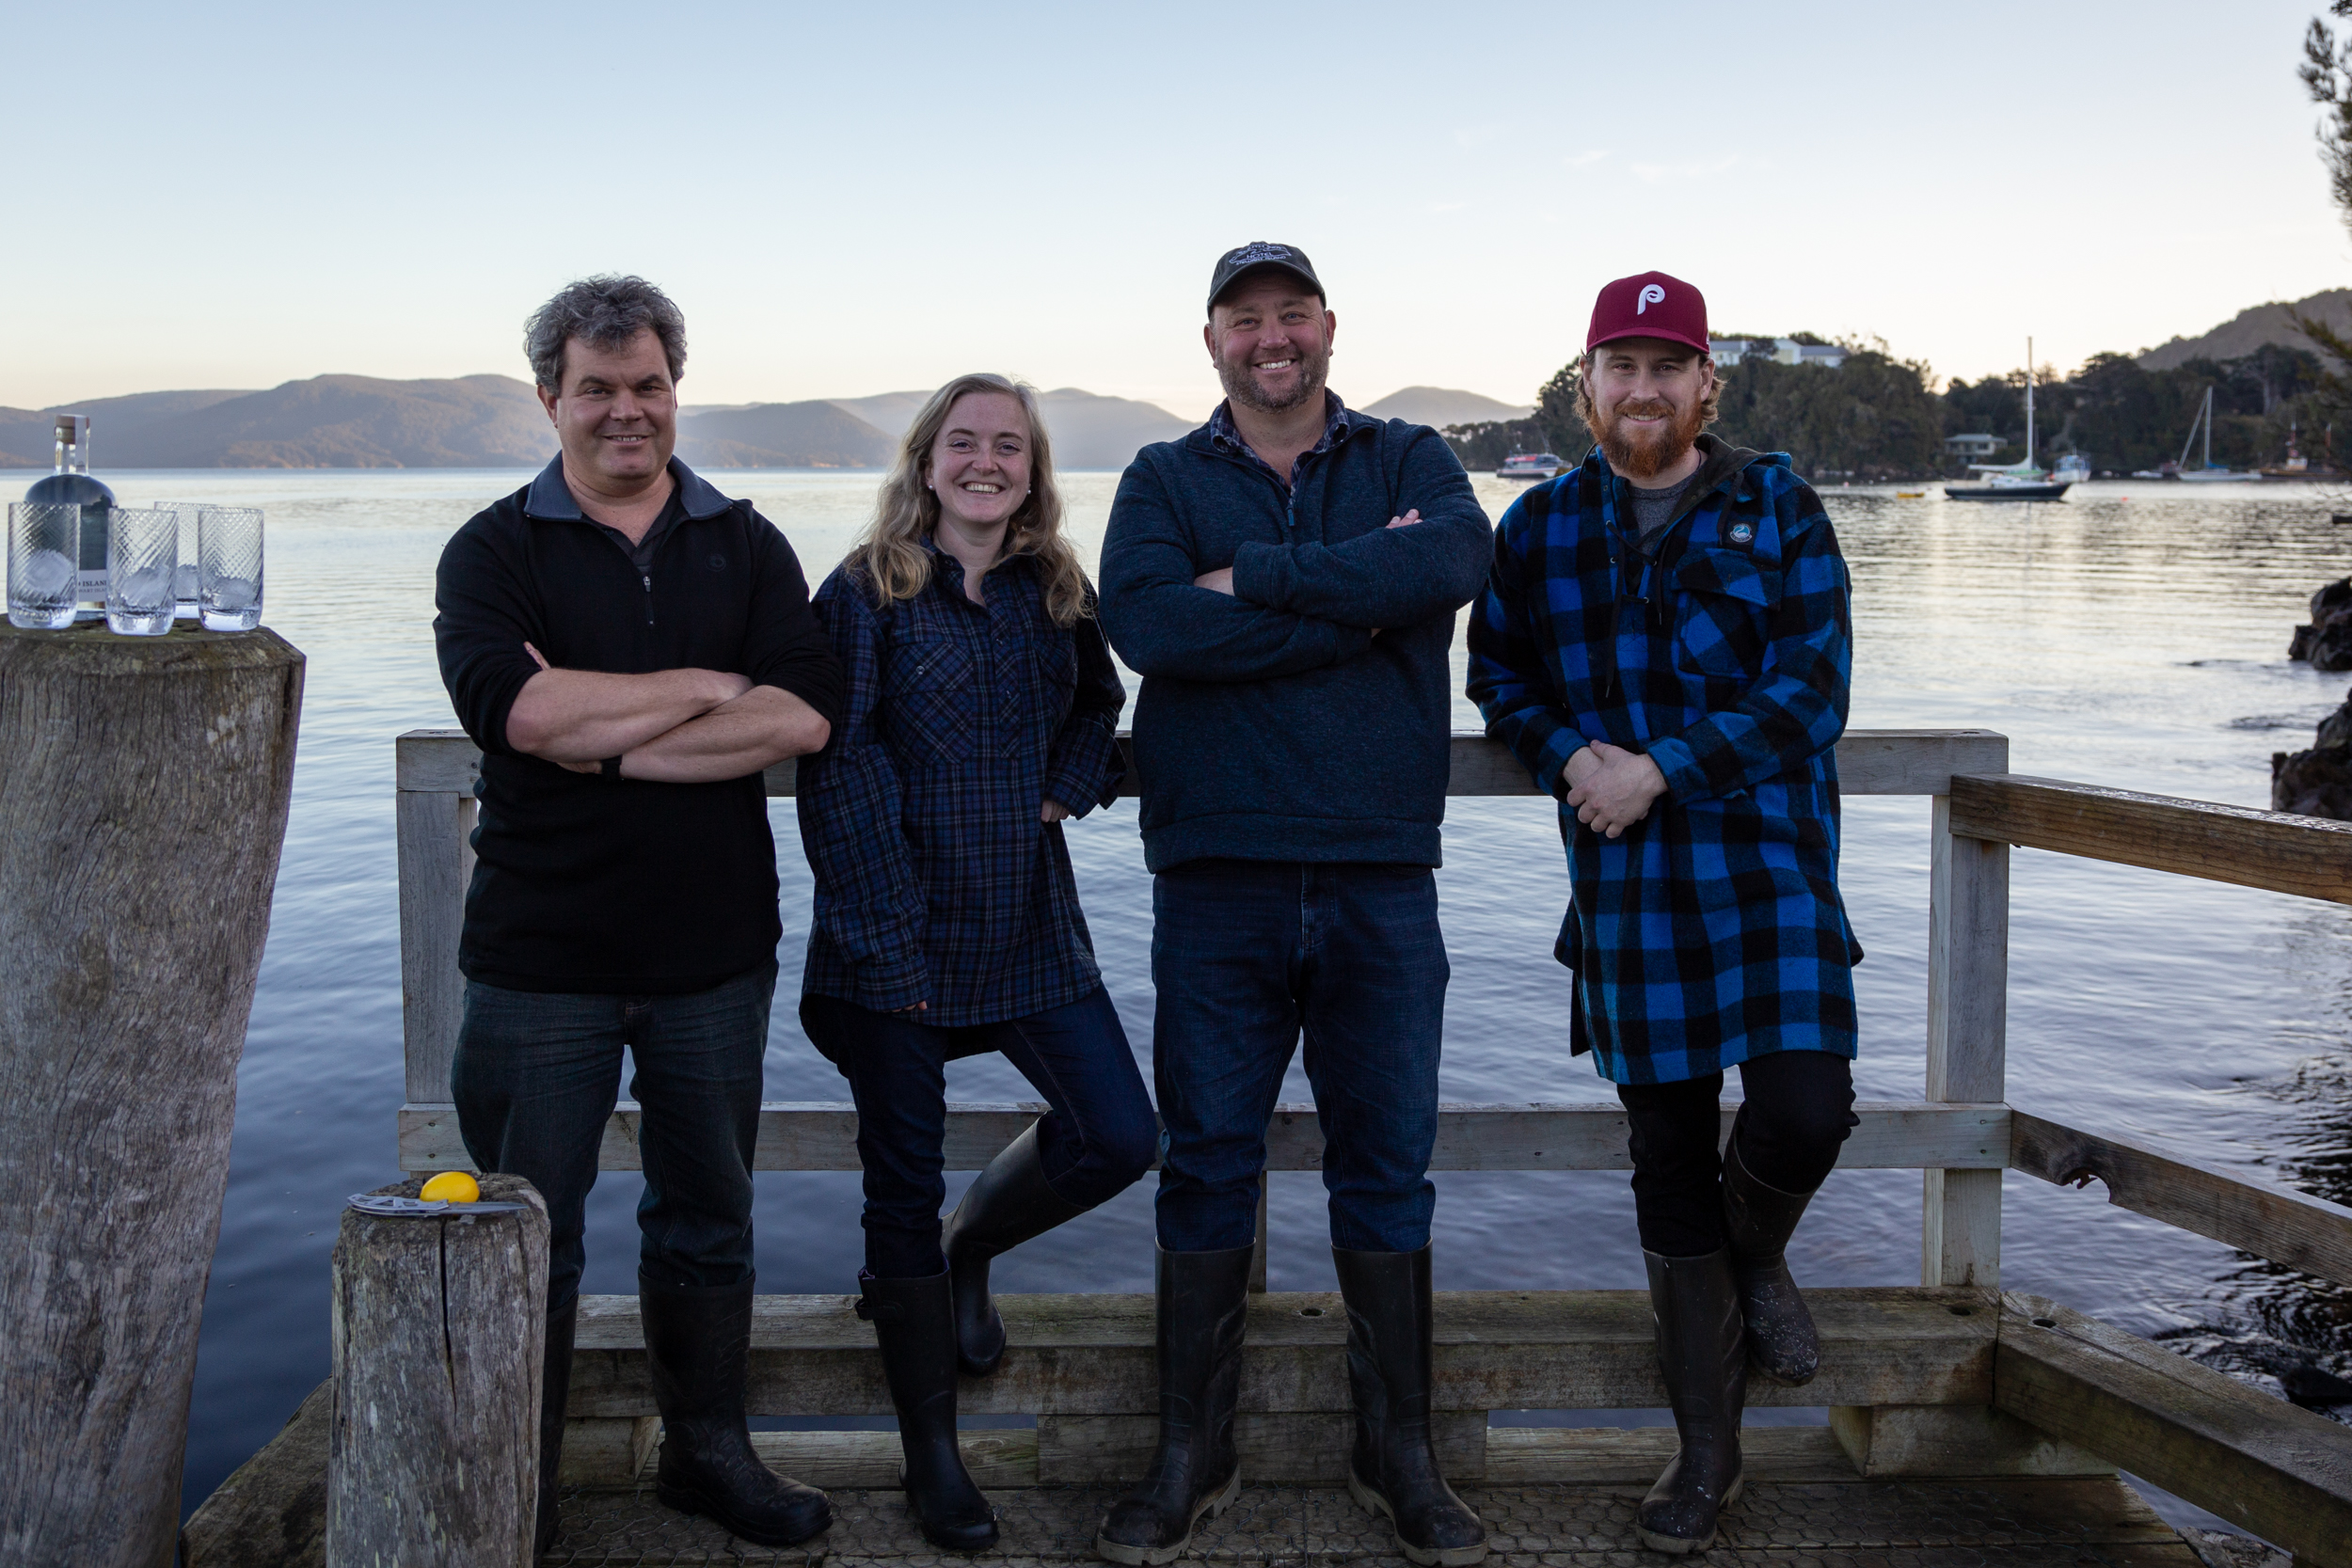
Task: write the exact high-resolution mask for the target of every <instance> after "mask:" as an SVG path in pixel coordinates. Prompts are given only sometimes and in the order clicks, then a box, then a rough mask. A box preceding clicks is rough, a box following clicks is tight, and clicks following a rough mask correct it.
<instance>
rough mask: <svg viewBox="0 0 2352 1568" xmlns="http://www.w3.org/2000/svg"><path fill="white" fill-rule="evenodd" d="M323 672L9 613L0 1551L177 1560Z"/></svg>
mask: <svg viewBox="0 0 2352 1568" xmlns="http://www.w3.org/2000/svg"><path fill="white" fill-rule="evenodd" d="M302 674H303V658H302V655H301V654H300V653H299V652H297V651H296V650H295V649H294V648H293V647H291V646H289V645H288V644H287V643H286V642H285V641H283V640H281V639H280V638H278V636H277V635H276V634H275V633H272V632H267V631H260V632H247V633H244V634H241V635H234V636H230V635H224V634H217V633H210V632H203V631H197V630H176V631H174V632H173V633H172V634H171V635H169V636H167V637H158V638H118V637H114V636H111V635H109V634H107V633H106V632H105V631H104V629H103V627H91V628H87V629H81V630H72V631H63V632H26V631H20V630H17V629H16V628H14V627H10V626H0V1323H5V1324H6V1325H7V1331H6V1333H5V1334H0V1560H5V1561H7V1562H9V1563H12V1564H24V1565H40V1564H53V1563H55V1564H63V1563H76V1564H80V1563H92V1562H103V1563H110V1564H130V1565H148V1564H162V1563H167V1562H169V1561H170V1560H171V1558H172V1552H173V1541H174V1537H175V1536H176V1534H177V1531H178V1526H179V1513H180V1471H181V1463H182V1457H183V1452H184V1450H185V1448H186V1444H187V1414H188V1395H189V1388H190V1385H191V1381H192V1379H193V1377H194V1375H195V1370H196V1340H197V1327H198V1323H199V1318H200V1315H201V1312H202V1309H203V1300H204V1286H205V1281H206V1278H207V1275H209V1273H210V1270H211V1266H212V1259H213V1243H214V1242H215V1239H216V1237H217V1235H218V1233H219V1228H220V1206H221V1195H222V1192H223V1189H224V1187H225V1185H226V1183H227V1180H228V1173H229V1133H230V1121H231V1119H232V1117H233V1116H234V1113H235V1109H236V1069H237V1060H238V1057H239V1055H240V1054H241V1053H243V1051H244V1048H245V1030H246V1015H247V1013H248V1012H249V1011H250V1010H251V1007H252V1005H253V982H254V976H255V974H256V973H257V972H258V971H259V969H260V966H261V961H262V942H263V940H264V939H265V938H266V936H267V935H268V932H269V908H270V895H271V892H272V890H273V889H274V888H275V886H276V884H277V879H278V847H279V846H280V844H281V843H282V841H283V839H284V836H285V828H286V807H287V801H288V799H289V796H290V795H291V793H292V789H293V782H294V729H295V721H296V719H297V716H298V715H299V713H300V709H301V703H302Z"/></svg>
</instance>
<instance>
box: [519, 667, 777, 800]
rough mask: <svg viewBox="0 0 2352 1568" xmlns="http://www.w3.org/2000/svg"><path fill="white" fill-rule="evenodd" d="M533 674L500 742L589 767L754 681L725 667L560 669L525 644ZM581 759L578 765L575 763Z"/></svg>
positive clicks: (721, 701)
mask: <svg viewBox="0 0 2352 1568" xmlns="http://www.w3.org/2000/svg"><path fill="white" fill-rule="evenodd" d="M523 651H524V652H526V653H528V654H529V655H530V656H531V657H532V662H533V663H535V664H536V665H538V666H539V673H537V674H535V675H533V676H532V677H531V679H530V680H528V681H526V682H525V683H524V684H523V689H522V690H521V691H520V692H519V693H517V694H516V698H515V705H514V706H513V707H511V708H509V709H508V710H507V714H506V743H507V744H508V745H509V746H512V747H513V748H514V749H515V750H516V751H517V752H523V753H525V754H526V755H529V756H534V757H541V758H544V759H545V760H547V761H548V762H552V763H559V764H561V765H563V766H564V767H566V768H575V770H576V771H582V772H594V771H595V770H596V763H597V762H598V761H599V760H600V759H602V758H604V757H612V756H621V755H623V754H625V753H627V752H629V751H630V750H632V749H633V748H635V747H638V746H642V745H644V743H645V742H646V741H648V740H651V739H652V738H653V737H654V736H658V735H663V734H666V733H668V732H669V731H671V730H674V729H675V728H677V727H678V726H679V725H680V724H683V723H685V722H686V721H688V720H690V719H698V718H700V717H702V716H703V715H704V714H706V713H708V712H709V711H710V710H711V709H713V708H715V707H718V706H719V705H722V704H724V703H729V702H733V701H734V700H735V699H736V698H738V697H740V696H741V695H742V694H743V693H744V692H746V691H749V690H750V689H751V688H752V683H751V681H750V680H749V679H747V678H746V677H744V676H742V675H737V674H730V673H727V672H725V671H723V670H657V671H654V672H653V673H649V674H643V675H615V674H609V673H604V672H602V671H597V670H558V669H556V668H555V667H554V666H553V665H551V664H549V663H548V660H547V656H546V655H544V654H542V653H540V652H539V650H538V649H537V648H535V647H533V646H532V645H531V644H530V643H529V642H525V643H524V644H523ZM580 763H586V764H588V767H587V768H577V767H576V765H578V764H580Z"/></svg>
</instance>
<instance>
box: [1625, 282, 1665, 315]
mask: <svg viewBox="0 0 2352 1568" xmlns="http://www.w3.org/2000/svg"><path fill="white" fill-rule="evenodd" d="M1665 303H1666V291H1665V289H1664V288H1663V287H1662V286H1661V285H1659V284H1656V283H1645V284H1643V285H1642V292H1641V293H1639V294H1637V295H1635V296H1634V300H1633V313H1634V314H1635V315H1637V316H1638V315H1640V314H1641V313H1642V312H1643V311H1645V310H1646V309H1649V308H1650V307H1651V306H1653V305H1663V304H1665Z"/></svg>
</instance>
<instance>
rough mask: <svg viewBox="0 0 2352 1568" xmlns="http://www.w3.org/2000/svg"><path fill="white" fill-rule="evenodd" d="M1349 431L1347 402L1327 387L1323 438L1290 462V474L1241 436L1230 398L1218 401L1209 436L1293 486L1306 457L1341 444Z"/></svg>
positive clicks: (1220, 448)
mask: <svg viewBox="0 0 2352 1568" xmlns="http://www.w3.org/2000/svg"><path fill="white" fill-rule="evenodd" d="M1346 433H1347V405H1346V404H1343V403H1342V402H1341V401H1340V395H1339V394H1338V393H1337V392H1334V391H1332V390H1331V389H1330V388H1324V392H1323V439H1322V440H1320V441H1317V442H1316V443H1315V444H1314V445H1313V446H1311V447H1309V448H1308V449H1307V450H1306V451H1302V452H1300V453H1299V454H1298V457H1297V459H1296V460H1295V462H1293V463H1292V464H1291V472H1290V478H1288V479H1283V478H1282V476H1281V475H1280V474H1277V473H1274V465H1273V464H1271V463H1269V462H1267V461H1266V460H1265V459H1264V458H1263V457H1260V456H1259V455H1258V453H1257V451H1256V449H1254V448H1253V447H1251V446H1250V444H1249V443H1248V442H1247V441H1245V440H1243V439H1242V438H1241V430H1240V428H1239V427H1238V426H1236V425H1235V424H1234V423H1233V405H1232V403H1231V402H1225V403H1220V404H1217V405H1216V412H1214V413H1212V414H1211V415H1210V416H1209V440H1210V442H1211V443H1212V444H1213V445H1215V446H1216V450H1217V451H1222V452H1228V453H1232V454H1236V455H1239V456H1242V457H1246V458H1248V460H1249V461H1250V462H1252V463H1255V464H1256V465H1257V466H1258V467H1261V468H1263V469H1264V470H1265V471H1266V472H1267V473H1270V474H1274V477H1275V478H1276V479H1277V480H1278V481H1280V482H1281V483H1283V484H1284V485H1285V486H1287V487H1289V488H1292V489H1295V488H1297V485H1298V471H1299V470H1300V469H1301V468H1303V467H1306V466H1307V459H1309V458H1310V457H1312V456H1314V455H1315V454H1316V453H1317V452H1325V451H1330V450H1331V449H1332V448H1333V447H1335V446H1337V445H1339V443H1340V438H1341V437H1342V436H1344V435H1346Z"/></svg>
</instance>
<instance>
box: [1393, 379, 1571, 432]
mask: <svg viewBox="0 0 2352 1568" xmlns="http://www.w3.org/2000/svg"><path fill="white" fill-rule="evenodd" d="M1358 412H1359V413H1364V414H1369V415H1371V416H1372V417H1373V418H1374V419H1375V420H1410V421H1411V422H1412V423H1414V424H1425V425H1434V426H1436V427H1437V428H1438V429H1439V430H1443V429H1444V428H1445V427H1446V426H1448V425H1451V424H1482V423H1485V422H1486V420H1523V419H1526V418H1527V417H1528V416H1529V415H1530V414H1533V413H1534V412H1535V410H1534V408H1533V407H1532V406H1530V405H1528V404H1518V403H1497V402H1496V401H1495V400H1494V399H1492V398H1490V397H1482V396H1480V395H1479V394H1478V393H1476V392H1462V391H1456V390H1454V388H1451V387H1407V388H1405V389H1404V390H1403V391H1401V392H1391V393H1390V394H1389V395H1388V396H1387V397H1384V398H1382V399H1381V400H1380V401H1379V402H1378V403H1374V404H1366V405H1365V406H1364V407H1363V408H1361V409H1359V410H1358Z"/></svg>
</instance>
